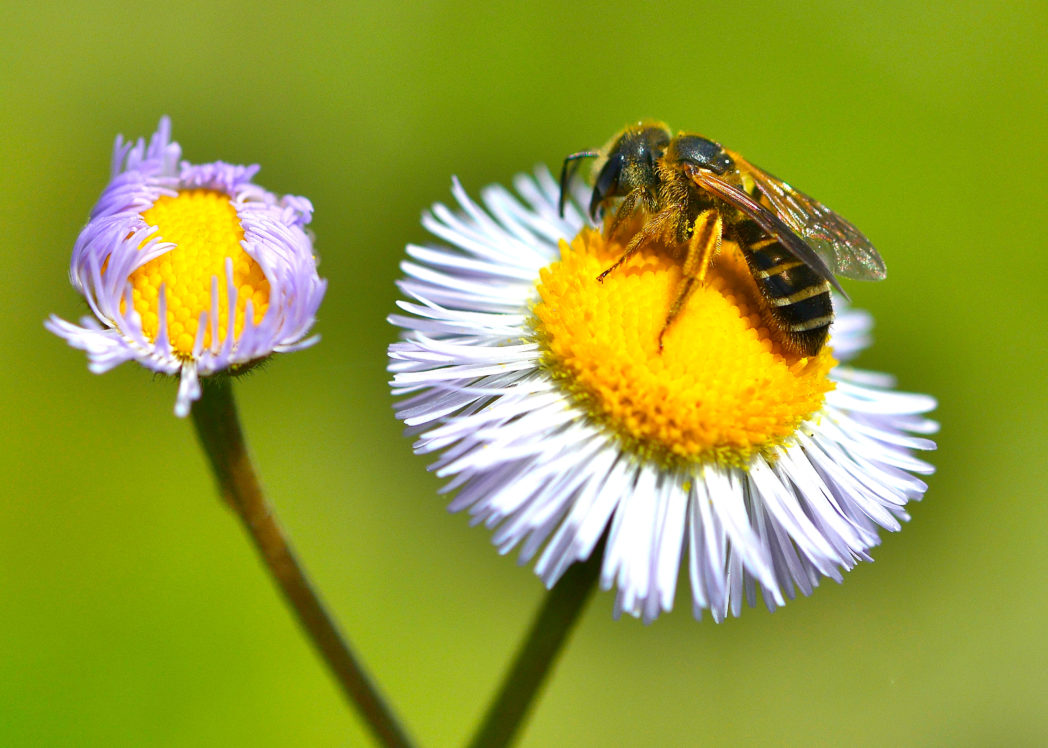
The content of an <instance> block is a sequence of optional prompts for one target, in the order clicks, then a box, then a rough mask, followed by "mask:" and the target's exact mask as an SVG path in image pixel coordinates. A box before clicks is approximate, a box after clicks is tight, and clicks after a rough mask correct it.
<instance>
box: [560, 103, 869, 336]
mask: <svg viewBox="0 0 1048 748" xmlns="http://www.w3.org/2000/svg"><path fill="white" fill-rule="evenodd" d="M582 158H597V161H596V163H595V164H594V168H593V185H594V186H593V194H592V197H591V200H590V205H589V212H590V216H591V218H593V219H594V220H596V218H597V216H598V214H599V213H601V212H603V211H606V210H607V209H608V208H611V207H614V209H615V213H614V214H613V215H611V217H610V220H608V221H607V222H606V227H607V228H606V232H607V235H608V238H611V237H612V236H614V235H615V234H616V233H617V232H618V231H619V229H620V228H621V227H622V226H624V225H626V219H627V218H628V217H630V216H632V215H635V214H637V213H641V214H642V215H643V217H644V220H643V224H642V226H641V228H640V230H639V231H637V232H636V233H635V234H634V235H633V236H632V237H631V238H630V239H629V242H628V243H627V245H626V249H625V251H624V252H623V254H622V256H621V257H620V259H619V260H618V261H617V262H616V263H615V264H613V265H612V266H611V267H609V268H608V269H607V270H605V271H604V272H603V273H601V275H600V276H599V277H598V280H603V279H604V277H606V276H607V275H608V274H609V273H611V272H612V271H614V270H615V268H617V267H618V266H619V265H621V264H622V262H624V261H625V260H626V259H627V258H628V257H629V256H631V255H632V254H633V253H635V252H636V251H638V250H639V249H641V248H643V247H645V246H647V245H649V244H653V245H661V246H663V247H665V248H666V249H668V250H669V251H670V253H671V254H672V256H674V257H675V258H677V259H678V260H679V261H681V263H682V269H683V271H684V279H683V281H682V282H681V286H680V288H678V290H677V295H676V298H675V299H674V301H673V303H672V305H671V307H670V310H669V313H668V314H667V318H666V321H665V323H664V325H663V328H662V331H661V332H660V334H659V347H660V349H661V347H662V338H663V335H664V334H665V333H666V330H667V329H668V328H669V327H670V325H671V324H672V323H673V321H674V319H675V318H676V317H677V316H678V314H679V313H680V312H681V310H682V309H683V307H684V304H685V303H686V301H687V297H688V294H689V293H690V292H691V290H692V289H693V288H694V286H695V284H696V283H702V282H704V280H705V276H706V271H707V268H708V266H709V263H710V262H711V260H712V259H713V257H714V256H715V255H716V253H717V251H718V250H719V248H720V243H721V239H722V238H723V237H725V236H726V237H727V238H728V239H730V240H732V241H735V242H736V243H737V244H738V245H739V247H740V249H741V251H742V253H743V255H744V256H745V258H746V262H747V264H748V266H749V269H750V272H751V274H752V275H753V278H754V281H755V283H756V285H757V288H758V290H759V291H760V294H761V298H762V300H763V303H762V315H763V318H764V320H765V323H766V324H767V325H768V327H769V328H770V329H771V330H773V331H774V332H775V333H776V335H777V339H778V341H779V343H780V345H781V346H782V347H783V348H785V349H786V350H788V351H790V352H793V353H796V354H800V355H808V356H810V355H815V354H817V353H818V352H819V350H821V348H822V347H823V345H825V343H826V340H827V338H828V334H829V327H830V324H831V323H832V322H833V305H832V302H831V295H830V290H831V287H832V288H836V289H837V290H838V291H840V292H841V293H842V294H843V293H844V292H843V290H842V289H841V288H840V285H839V284H838V283H837V280H836V278H835V274H838V275H842V276H844V277H848V278H855V279H861V280H880V279H881V278H883V277H884V274H885V273H884V262H883V261H882V260H881V258H880V255H879V254H877V251H876V250H875V249H874V248H873V245H872V244H870V242H869V240H868V239H866V237H865V236H863V235H862V234H861V233H860V232H859V231H858V230H857V229H856V228H855V227H854V226H852V225H851V224H850V223H848V222H847V221H845V220H844V219H843V218H841V217H840V216H839V215H837V214H836V213H834V212H833V211H831V210H829V209H828V208H826V207H825V206H824V205H822V204H821V203H818V202H817V201H815V200H813V199H812V198H810V197H808V196H807V195H805V194H804V193H802V192H800V191H799V190H796V189H794V188H793V187H791V186H790V185H788V184H786V183H785V182H782V181H781V180H779V179H777V178H775V177H773V176H772V175H770V174H769V173H767V172H765V171H763V170H761V169H759V168H758V167H756V166H753V165H752V164H750V163H749V162H748V161H746V160H745V159H743V158H742V157H741V156H739V155H738V154H737V153H734V152H732V151H728V150H727V149H725V148H723V147H722V146H721V145H720V144H719V143H716V142H714V141H712V140H709V139H707V138H704V137H702V136H701V135H695V134H691V133H678V134H677V135H675V136H674V135H672V134H671V133H670V130H669V128H667V127H666V125H664V124H662V123H659V122H641V123H639V124H637V125H635V126H631V127H627V128H626V129H625V130H623V131H622V132H620V133H619V134H617V135H616V136H615V137H614V138H612V140H611V141H610V142H609V143H608V145H606V146H605V147H604V148H602V149H600V150H598V151H580V152H578V153H574V154H572V155H570V156H568V157H567V158H566V159H565V161H564V168H563V169H562V171H561V210H562V211H563V207H564V200H565V195H566V190H567V183H568V180H569V178H570V176H571V172H572V171H573V169H574V166H575V165H576V162H577V161H578V160H579V159H582Z"/></svg>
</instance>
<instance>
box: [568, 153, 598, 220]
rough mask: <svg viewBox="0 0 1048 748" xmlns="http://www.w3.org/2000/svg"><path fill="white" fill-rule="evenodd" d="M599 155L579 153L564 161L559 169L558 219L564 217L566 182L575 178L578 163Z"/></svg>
mask: <svg viewBox="0 0 1048 748" xmlns="http://www.w3.org/2000/svg"><path fill="white" fill-rule="evenodd" d="M599 155H600V152H599V151H579V152H578V153H573V154H571V155H570V156H568V157H567V158H566V159H564V165H563V166H561V167H560V203H559V208H560V210H559V212H560V217H561V218H563V217H564V203H566V202H567V199H568V182H569V181H571V178H572V177H573V176H575V172H576V171H578V169H579V164H578V162H579V161H580V160H582V159H584V158H596V157H597V156H599Z"/></svg>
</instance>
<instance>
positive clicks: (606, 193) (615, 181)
mask: <svg viewBox="0 0 1048 748" xmlns="http://www.w3.org/2000/svg"><path fill="white" fill-rule="evenodd" d="M624 162H625V159H624V158H623V156H622V154H621V153H616V154H613V155H611V156H609V157H608V162H607V163H606V164H604V168H603V169H601V170H600V174H598V175H597V181H596V182H595V183H594V185H593V196H592V197H591V198H590V206H589V214H590V218H592V219H593V220H594V221H596V220H597V209H598V208H600V204H601V203H602V202H604V199H605V198H607V197H611V196H613V195H615V192H616V190H617V189H618V186H619V175H620V174H621V173H622V165H623V163H624Z"/></svg>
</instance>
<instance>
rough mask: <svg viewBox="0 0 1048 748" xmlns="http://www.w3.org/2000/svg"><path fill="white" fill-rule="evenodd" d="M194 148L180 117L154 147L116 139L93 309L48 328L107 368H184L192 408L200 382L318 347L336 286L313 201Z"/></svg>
mask: <svg viewBox="0 0 1048 748" xmlns="http://www.w3.org/2000/svg"><path fill="white" fill-rule="evenodd" d="M181 152H182V150H181V148H180V147H179V145H178V143H175V142H172V141H171V123H170V120H168V118H167V117H164V118H163V119H161V120H160V125H159V127H158V128H157V131H156V133H155V134H154V135H153V136H152V138H150V140H149V144H148V146H147V144H146V143H145V141H144V140H143V139H139V140H138V142H137V143H134V144H131V143H129V142H125V141H124V140H123V138H121V137H117V140H116V146H115V148H114V150H113V167H112V178H111V179H110V182H109V185H108V186H107V187H106V188H105V190H103V192H102V196H101V198H100V199H99V201H98V204H97V205H95V207H94V209H93V210H92V211H91V217H90V219H89V221H88V223H87V226H85V227H84V229H83V230H82V231H81V232H80V236H79V238H78V239H77V241H76V245H75V246H74V248H73V259H72V264H71V267H70V271H69V274H70V279H71V281H72V283H73V286H74V287H75V288H76V289H77V290H78V291H79V292H80V293H81V294H83V296H84V298H85V299H86V300H87V303H88V305H89V306H90V308H91V312H92V315H91V316H85V317H83V318H82V319H81V320H80V324H79V325H76V324H73V323H70V322H66V321H65V320H62V319H59V318H58V317H55V316H53V315H52V316H51V317H50V319H48V320H47V322H46V323H45V324H46V326H47V328H48V329H49V330H51V331H52V332H54V333H55V334H56V335H59V336H61V337H62V338H64V339H65V340H66V341H67V342H68V343H69V344H70V345H72V346H74V347H76V348H81V349H83V350H85V351H87V356H88V360H89V368H90V369H91V371H93V372H95V373H102V372H105V371H108V370H109V369H112V368H113V367H114V366H117V365H118V364H121V363H123V362H124V361H129V360H135V361H138V362H139V363H140V364H142V365H143V366H145V367H147V368H149V369H152V370H153V371H156V372H161V373H164V374H172V375H174V374H178V375H179V377H180V384H179V388H178V396H177V399H176V402H175V413H176V414H177V415H179V416H185V415H186V414H187V413H188V412H189V407H190V405H191V403H192V402H193V401H194V400H196V399H197V398H199V397H200V382H199V378H200V377H203V376H208V375H210V374H214V373H216V372H222V371H226V372H235V371H237V370H241V369H242V368H243V367H245V366H247V365H250V364H253V363H255V362H257V361H260V360H262V359H264V358H266V357H267V356H269V355H270V354H271V353H274V352H284V351H292V350H296V349H298V348H303V347H305V346H308V345H310V344H312V343H313V342H315V341H316V339H317V338H316V337H311V338H307V337H306V336H307V335H308V333H309V330H310V328H311V327H312V325H313V320H314V315H315V313H316V310H317V307H318V306H319V305H320V301H321V299H322V298H323V296H324V289H325V287H326V281H324V280H321V279H320V277H319V276H318V275H317V270H316V258H315V257H314V255H313V242H312V238H311V236H310V234H309V233H308V232H307V231H306V229H305V226H306V225H307V224H308V223H309V222H310V220H311V218H312V212H313V206H312V205H311V204H310V202H309V201H308V200H306V199H305V198H303V197H295V196H293V195H286V196H284V197H278V196H276V195H274V194H272V193H270V192H267V191H266V190H264V189H262V188H261V187H259V186H258V185H256V184H254V183H252V181H251V180H252V178H253V177H254V176H255V174H256V173H257V172H258V169H259V167H258V166H236V165H233V164H226V163H223V162H221V161H216V162H215V163H210V164H192V163H189V162H188V161H182V160H181V158H180V157H181Z"/></svg>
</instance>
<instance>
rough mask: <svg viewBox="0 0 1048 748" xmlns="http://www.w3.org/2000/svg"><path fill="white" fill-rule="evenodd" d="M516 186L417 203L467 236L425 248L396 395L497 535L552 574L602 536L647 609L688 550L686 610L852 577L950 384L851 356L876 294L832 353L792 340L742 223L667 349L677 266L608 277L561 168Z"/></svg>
mask: <svg viewBox="0 0 1048 748" xmlns="http://www.w3.org/2000/svg"><path fill="white" fill-rule="evenodd" d="M516 187H517V190H518V192H519V193H520V195H521V196H522V197H523V198H524V203H522V202H520V201H519V200H518V199H516V198H515V197H514V196H512V195H511V194H510V193H509V192H508V191H506V190H505V189H503V188H501V187H490V188H488V189H487V190H486V191H485V192H484V195H483V196H484V200H483V202H484V207H481V206H480V205H478V204H476V203H474V202H473V201H472V200H471V199H470V198H469V197H468V196H467V195H466V194H465V192H464V191H463V189H462V188H461V186H460V185H458V183H457V182H456V183H455V184H454V186H453V193H454V196H455V198H456V200H457V201H458V203H459V206H460V207H461V211H460V212H453V211H452V210H449V209H448V208H446V207H445V206H443V205H436V206H435V207H434V208H433V210H432V212H431V213H429V214H427V215H426V216H425V217H424V219H423V223H424V225H425V226H426V228H427V229H428V230H429V231H431V232H432V233H433V234H435V235H436V236H437V237H439V238H440V239H442V240H444V241H445V242H447V243H448V244H449V245H450V246H428V247H420V246H409V247H408V250H407V251H408V255H409V256H410V258H411V259H410V260H408V261H405V262H404V263H403V264H402V268H403V270H404V273H405V275H406V276H407V277H406V278H405V279H403V280H401V281H400V282H399V283H398V285H399V287H400V289H401V291H402V292H403V293H404V294H405V295H406V296H407V297H408V300H405V301H401V302H399V306H400V308H401V309H402V310H403V312H405V314H397V315H393V316H392V317H390V321H391V322H392V323H393V324H395V325H397V326H399V327H401V328H403V333H402V335H401V340H400V341H399V342H396V343H394V344H392V345H391V346H390V349H389V357H390V367H389V368H390V371H391V372H392V373H393V381H392V388H393V393H394V395H397V396H403V397H404V399H402V400H401V401H400V402H399V403H398V406H397V415H398V417H399V418H401V419H402V420H403V421H404V423H405V424H406V425H407V427H408V432H409V433H410V434H412V435H414V436H416V437H417V441H416V442H415V449H416V451H417V452H419V453H423V454H435V455H437V458H436V461H435V462H434V464H433V469H434V470H435V471H436V473H437V475H438V476H440V477H441V478H445V479H448V483H447V484H446V485H445V487H444V489H443V490H444V491H446V492H457V493H456V494H455V497H454V499H453V500H452V503H451V507H450V508H451V509H452V510H453V511H459V510H468V511H469V513H470V514H471V515H472V517H473V519H474V521H475V522H477V523H483V524H485V525H486V526H488V527H489V528H492V529H493V530H494V542H495V544H496V546H497V547H498V548H499V550H500V551H501V552H503V553H506V552H508V551H510V550H511V549H513V548H515V547H518V546H519V548H520V559H521V562H522V563H525V562H528V561H531V560H532V559H535V558H536V557H537V561H536V564H535V569H536V572H537V573H538V574H539V576H540V577H541V578H542V580H543V581H544V582H545V583H546V585H547V586H552V585H553V584H554V583H555V582H556V581H557V579H558V578H559V577H560V576H561V574H563V572H564V571H565V569H566V568H567V567H568V566H569V565H570V564H572V563H573V562H575V561H579V560H583V559H586V558H587V557H588V556H589V555H590V553H591V552H593V550H594V548H596V547H597V544H598V541H599V540H600V539H601V537H602V536H605V535H606V537H607V542H606V546H605V551H604V558H603V562H602V570H601V585H602V587H603V588H605V589H610V588H611V587H613V586H614V587H615V588H616V589H617V595H616V602H615V609H616V614H618V613H620V612H623V611H624V612H627V613H629V614H631V615H634V616H640V617H643V618H644V620H646V621H650V620H652V619H654V618H655V617H656V616H657V615H658V614H659V613H660V612H662V611H667V610H669V609H670V608H671V607H672V605H673V598H674V593H675V590H676V586H677V577H678V572H679V569H680V566H681V563H682V556H683V554H684V552H685V551H687V561H686V563H687V568H688V573H689V576H690V579H691V597H692V607H693V611H694V613H695V615H696V617H699V616H701V613H702V611H703V610H706V609H708V610H709V611H710V613H711V614H712V616H713V618H714V619H715V620H718V621H720V620H722V619H723V618H724V617H725V616H726V615H727V614H728V613H729V612H730V613H732V614H734V615H738V614H739V613H740V611H741V608H742V601H743V599H746V600H747V601H748V602H749V604H750V605H753V604H755V602H756V599H757V592H758V590H759V591H760V596H761V597H762V598H763V600H764V602H765V603H766V604H767V605H768V607H769V608H775V607H776V606H779V605H782V604H783V603H784V602H785V600H786V599H787V598H791V597H793V596H794V595H795V593H796V591H797V590H799V591H801V592H802V593H804V594H808V593H810V592H811V591H812V589H813V588H814V587H815V586H816V585H817V584H818V583H819V580H820V579H821V578H822V577H830V578H832V579H835V580H838V581H840V580H841V579H842V571H845V570H848V569H850V568H852V567H853V566H854V565H855V564H856V563H857V562H858V561H860V560H869V558H870V557H869V551H870V549H871V548H872V547H873V546H875V545H876V544H877V543H878V542H879V539H878V530H879V529H880V528H885V529H888V530H898V529H899V528H900V521H901V520H905V519H908V516H907V514H906V511H905V508H904V507H905V505H906V503H907V502H908V501H910V500H916V499H920V498H921V497H922V496H923V494H924V491H925V489H926V486H925V484H924V483H923V482H922V481H921V480H920V479H918V478H917V477H915V476H914V475H913V473H930V472H931V471H932V468H931V466H930V465H928V464H927V463H925V462H923V461H921V460H919V459H917V458H915V457H914V456H912V454H911V450H914V449H932V448H934V444H933V443H932V442H931V441H929V440H928V439H925V438H922V437H920V436H917V435H916V434H927V433H932V432H934V431H935V429H936V424H935V423H934V422H933V421H930V420H928V419H926V418H925V417H924V416H923V415H922V414H923V413H925V412H927V411H929V410H931V409H932V408H933V407H934V405H935V402H934V400H933V399H932V398H930V397H927V396H924V395H915V394H907V393H900V392H894V391H892V389H891V387H892V379H891V377H888V376H886V375H883V374H875V373H870V372H864V371H860V370H856V369H852V368H848V367H844V366H840V365H838V363H837V362H838V361H846V360H848V359H850V358H852V357H854V356H855V354H856V353H858V352H859V351H860V350H861V349H862V348H864V347H865V346H866V345H867V343H868V340H867V332H868V330H869V328H870V325H871V321H870V318H869V317H868V315H866V314H863V313H861V312H858V311H854V310H850V309H844V310H840V311H838V314H837V318H836V321H835V322H834V324H833V327H832V332H831V340H830V343H829V345H828V346H826V347H825V348H824V349H823V350H822V351H821V352H820V353H819V354H818V355H816V356H813V357H802V356H800V355H799V354H791V353H789V352H788V351H786V350H784V349H783V348H782V346H780V345H779V343H778V342H777V341H776V338H775V335H774V334H773V333H772V332H771V331H769V330H768V328H767V327H766V326H765V324H764V323H763V322H762V316H761V314H760V309H759V307H758V304H759V298H758V292H757V289H756V286H755V285H754V283H753V280H752V277H751V276H750V274H749V272H748V271H747V269H746V265H745V262H744V261H743V260H742V259H741V257H740V255H739V254H738V251H737V249H736V248H734V247H732V246H731V245H730V244H728V243H725V245H724V247H723V248H722V251H721V253H720V255H719V259H718V261H717V262H716V263H715V265H714V266H712V267H711V271H710V276H709V277H708V279H707V281H706V283H704V284H703V285H702V287H701V288H697V289H696V290H695V291H694V292H693V293H692V295H691V297H690V298H689V300H688V302H687V306H686V307H685V309H684V311H683V312H682V313H681V315H680V317H678V319H677V321H676V322H675V323H674V325H673V327H671V328H670V329H669V330H668V331H667V333H666V336H665V347H664V349H663V350H661V351H660V350H659V345H658V338H659V330H660V327H661V326H662V323H663V321H664V320H665V318H666V310H667V309H668V308H669V305H670V303H671V301H672V298H673V296H672V292H673V289H674V288H675V287H676V284H677V282H678V280H679V278H680V269H679V268H678V267H677V265H676V263H674V262H672V261H671V260H669V259H668V258H666V257H663V256H661V255H660V253H659V252H656V251H652V252H648V253H638V254H637V255H634V256H633V257H632V258H630V260H628V261H627V262H626V263H625V264H624V265H623V266H622V267H621V268H620V269H618V270H616V272H615V273H612V274H610V275H608V276H607V277H606V278H605V279H604V282H603V283H598V282H597V280H596V277H597V275H598V274H599V273H600V272H601V271H602V270H604V269H605V268H607V267H608V266H609V265H610V264H611V263H612V262H614V261H615V260H616V259H617V258H618V257H619V256H620V255H621V254H622V247H621V245H618V244H614V243H609V242H608V241H607V240H606V239H605V238H604V236H603V235H602V234H601V233H600V232H599V231H596V230H593V229H589V228H586V227H584V226H583V221H582V218H581V213H580V211H579V210H578V209H577V207H576V206H571V208H570V209H569V211H568V216H567V218H566V219H562V218H560V217H559V215H558V211H557V187H556V185H555V183H554V182H553V180H552V178H551V177H550V175H549V173H548V172H547V171H545V170H541V171H539V172H538V173H537V175H536V177H535V178H530V177H520V178H518V180H517V181H516ZM580 197H582V196H580ZM565 237H575V238H574V239H573V240H571V241H570V243H569V242H568V241H567V240H565Z"/></svg>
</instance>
